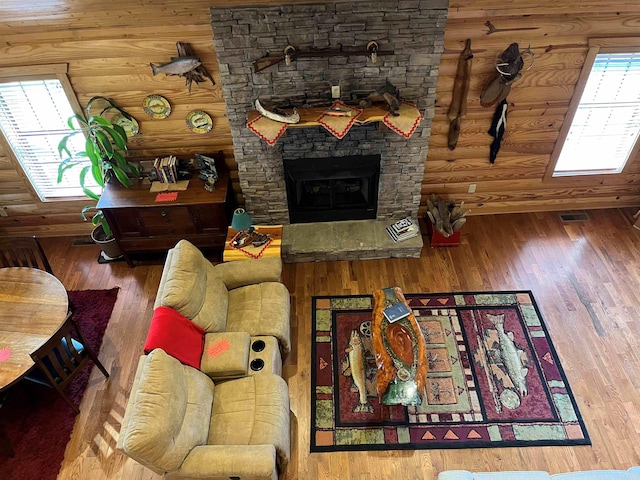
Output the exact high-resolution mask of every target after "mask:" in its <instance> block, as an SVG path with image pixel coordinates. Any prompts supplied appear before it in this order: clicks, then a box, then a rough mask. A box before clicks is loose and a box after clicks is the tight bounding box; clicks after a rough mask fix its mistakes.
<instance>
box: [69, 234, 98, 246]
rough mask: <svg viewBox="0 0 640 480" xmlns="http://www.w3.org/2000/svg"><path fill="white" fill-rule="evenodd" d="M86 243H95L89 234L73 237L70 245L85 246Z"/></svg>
mask: <svg viewBox="0 0 640 480" xmlns="http://www.w3.org/2000/svg"><path fill="white" fill-rule="evenodd" d="M87 245H95V242H94V241H93V240H92V239H91V235H87V236H86V237H77V238H74V239H73V242H71V246H73V247H86V246H87Z"/></svg>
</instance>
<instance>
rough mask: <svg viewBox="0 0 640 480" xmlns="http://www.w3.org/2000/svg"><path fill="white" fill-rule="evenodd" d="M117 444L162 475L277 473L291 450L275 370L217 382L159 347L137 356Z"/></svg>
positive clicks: (268, 477) (266, 478)
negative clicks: (139, 356) (135, 370)
mask: <svg viewBox="0 0 640 480" xmlns="http://www.w3.org/2000/svg"><path fill="white" fill-rule="evenodd" d="M117 448H118V449H119V450H121V451H123V452H124V453H126V454H127V455H128V456H129V457H131V458H133V459H134V460H136V461H137V462H139V463H141V464H142V465H145V466H146V467H148V468H150V469H151V470H153V471H154V472H156V473H159V474H161V475H164V478H167V479H181V480H195V479H199V480H202V479H209V480H222V479H225V480H228V479H229V478H230V477H231V478H233V477H239V478H242V479H243V480H277V478H278V470H280V471H282V470H283V469H284V468H285V467H286V465H287V463H288V461H289V455H290V440H289V395H288V389H287V385H286V383H285V382H284V380H283V379H282V378H281V377H279V376H278V375H274V374H272V373H260V374H258V375H252V376H248V377H244V378H239V379H236V380H228V381H225V382H221V383H219V384H214V382H213V381H212V380H211V379H210V378H209V377H208V376H207V375H205V374H204V373H202V372H200V371H198V370H197V369H195V368H193V367H190V366H186V365H183V364H181V363H180V362H179V361H178V360H176V359H175V358H173V357H171V356H169V355H167V354H166V353H165V352H164V351H163V350H162V349H155V350H153V351H152V352H151V353H150V354H149V355H147V356H142V357H141V358H140V361H139V364H138V370H137V372H136V376H135V380H134V384H133V388H132V390H131V395H130V397H129V403H128V405H127V410H126V413H125V416H124V419H123V421H122V428H121V430H120V436H119V438H118V443H117Z"/></svg>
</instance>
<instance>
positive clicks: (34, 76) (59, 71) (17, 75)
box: [0, 63, 84, 202]
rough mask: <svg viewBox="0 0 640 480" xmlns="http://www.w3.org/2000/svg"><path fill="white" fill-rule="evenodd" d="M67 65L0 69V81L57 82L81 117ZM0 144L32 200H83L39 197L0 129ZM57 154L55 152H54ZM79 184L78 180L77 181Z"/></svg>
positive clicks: (71, 197) (68, 197) (77, 197)
mask: <svg viewBox="0 0 640 480" xmlns="http://www.w3.org/2000/svg"><path fill="white" fill-rule="evenodd" d="M67 72H68V65H67V64H66V63H65V64H47V65H33V66H21V67H2V68H0V81H2V82H3V83H4V82H24V81H29V80H58V81H59V82H60V84H61V86H62V89H63V90H64V93H65V95H66V97H67V100H68V101H69V104H70V105H71V108H72V109H73V111H74V112H75V113H77V114H80V115H82V107H81V106H80V103H79V102H78V99H77V98H76V94H75V92H74V91H73V87H72V86H71V82H70V81H69V77H68V76H67ZM0 143H1V144H2V148H3V149H4V151H5V153H6V155H7V156H8V157H9V158H10V159H11V160H12V162H13V163H14V166H15V168H16V170H17V171H18V172H21V173H22V175H23V176H24V178H25V183H26V185H28V188H29V190H30V191H31V192H32V195H33V196H34V198H39V199H40V201H42V202H61V201H73V200H78V199H80V198H84V196H83V195H82V194H79V195H77V196H67V197H50V198H43V197H42V196H40V194H39V192H38V190H37V188H36V187H35V186H34V181H33V180H32V179H31V178H30V176H29V173H28V172H27V171H26V170H25V168H24V167H23V165H22V163H21V162H20V160H19V159H18V158H17V157H16V155H15V152H14V151H13V148H12V147H11V145H10V143H9V142H8V140H7V139H6V138H5V136H4V134H3V132H2V130H1V129H0ZM56 153H57V152H56ZM78 184H79V179H78Z"/></svg>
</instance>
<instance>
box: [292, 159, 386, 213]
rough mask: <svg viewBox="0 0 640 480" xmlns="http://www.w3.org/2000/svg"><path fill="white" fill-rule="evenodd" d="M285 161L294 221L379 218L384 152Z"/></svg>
mask: <svg viewBox="0 0 640 480" xmlns="http://www.w3.org/2000/svg"><path fill="white" fill-rule="evenodd" d="M283 162H284V176H285V181H286V186H287V199H288V205H289V221H290V222H291V223H309V222H331V221H341V220H365V219H375V218H376V215H377V210H378V183H379V178H380V155H358V156H349V157H333V158H304V159H295V160H287V159H285V160H284V161H283Z"/></svg>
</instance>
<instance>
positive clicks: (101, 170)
mask: <svg viewBox="0 0 640 480" xmlns="http://www.w3.org/2000/svg"><path fill="white" fill-rule="evenodd" d="M99 101H101V102H105V103H106V106H105V107H104V108H103V109H102V111H101V112H100V114H99V115H91V107H92V106H93V105H94V103H96V102H99ZM112 110H116V111H117V112H119V113H120V115H121V116H123V117H125V118H126V119H127V120H129V121H133V117H131V115H129V113H127V112H126V111H125V110H124V109H122V108H121V107H119V106H118V105H116V104H115V103H114V102H113V100H111V99H109V98H106V97H102V96H96V97H93V98H92V99H91V100H89V102H88V103H87V107H86V118H85V117H83V116H82V115H78V114H75V115H72V116H71V117H69V119H68V120H67V124H68V125H69V128H70V129H71V130H72V132H71V133H70V134H68V135H65V136H64V137H63V138H62V139H61V140H60V142H59V143H58V153H59V154H60V157H61V158H63V157H65V156H66V158H64V159H63V160H62V161H61V162H60V165H58V182H61V181H62V177H63V175H64V174H65V172H67V171H68V170H70V169H72V168H74V167H77V166H80V167H81V168H80V171H79V176H80V177H79V178H80V186H81V187H82V191H83V192H84V194H85V195H86V196H87V197H89V198H91V199H92V200H95V202H96V204H97V202H98V200H100V195H101V194H102V189H103V188H104V186H105V184H106V183H107V182H109V181H112V180H113V179H114V178H115V179H116V181H118V182H120V183H121V184H122V185H124V186H125V187H129V185H130V182H131V179H130V176H134V177H139V175H140V172H139V169H138V167H137V166H136V165H135V164H133V163H130V162H129V161H127V159H126V158H125V155H126V154H127V143H128V137H127V133H126V132H125V130H124V129H123V128H122V127H121V126H120V125H117V124H115V123H112V122H111V121H110V120H108V119H107V118H105V117H104V116H103V115H104V114H105V113H107V112H110V111H112ZM79 134H81V135H83V136H84V137H85V142H84V149H78V150H77V151H75V152H73V153H72V152H71V150H70V149H69V146H68V145H69V140H70V139H71V138H73V137H75V136H76V135H79ZM87 160H88V161H89V163H87ZM89 174H91V177H90V178H93V179H94V180H95V183H96V184H97V185H98V187H99V188H100V191H99V192H95V191H93V190H92V189H91V188H90V186H89V185H88V184H87V175H89ZM96 204H94V205H87V206H85V207H84V208H83V209H82V212H81V215H82V219H83V220H85V221H86V220H87V213H88V212H90V211H92V210H95V213H94V215H93V217H92V219H91V222H92V224H93V225H94V227H95V228H94V229H93V231H92V232H91V238H92V239H93V241H94V242H96V243H97V244H99V245H100V246H101V248H102V251H103V252H104V254H105V255H106V256H107V257H109V258H115V257H119V256H121V255H122V253H121V252H120V249H119V247H118V244H117V242H116V240H115V238H114V237H113V235H112V233H111V227H110V226H109V224H108V223H107V220H106V218H105V217H104V214H103V212H102V211H101V210H100V209H98V208H96Z"/></svg>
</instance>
